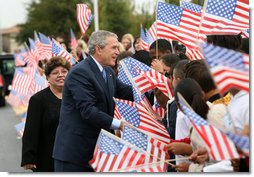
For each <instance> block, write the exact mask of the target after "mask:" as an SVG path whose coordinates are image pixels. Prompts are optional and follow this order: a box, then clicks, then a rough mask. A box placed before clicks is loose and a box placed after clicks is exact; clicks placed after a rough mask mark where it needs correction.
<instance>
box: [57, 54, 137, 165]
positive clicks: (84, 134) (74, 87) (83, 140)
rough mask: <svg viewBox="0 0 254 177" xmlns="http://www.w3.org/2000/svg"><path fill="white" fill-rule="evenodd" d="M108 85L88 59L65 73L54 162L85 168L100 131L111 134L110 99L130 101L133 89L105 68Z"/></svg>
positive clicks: (91, 60) (111, 102) (111, 105)
mask: <svg viewBox="0 0 254 177" xmlns="http://www.w3.org/2000/svg"><path fill="white" fill-rule="evenodd" d="M105 69H106V72H107V84H106V83H105V81H104V79H103V76H102V73H101V72H100V70H99V68H98V66H97V65H96V63H95V61H94V60H93V59H92V58H91V56H89V57H88V58H87V59H86V60H83V61H81V62H80V63H79V64H77V65H76V66H74V67H73V68H72V69H71V71H70V72H69V73H68V75H67V77H66V80H65V85H64V90H63V99H62V105H61V112H60V120H59V125H58V128H57V133H56V139H55V144H54V151H53V158H54V159H57V160H61V161H66V162H70V163H74V164H77V165H81V166H83V165H88V162H89V161H90V160H91V159H92V157H93V152H94V148H95V145H96V141H97V138H98V135H99V133H100V131H101V129H105V130H107V131H111V132H113V131H112V130H110V126H111V123H112V121H113V114H114V101H113V97H116V98H121V99H126V100H133V95H132V89H131V87H130V86H127V85H125V84H123V83H122V82H121V81H120V80H118V79H117V78H116V77H115V74H114V72H113V70H112V69H111V68H110V67H106V68H105Z"/></svg>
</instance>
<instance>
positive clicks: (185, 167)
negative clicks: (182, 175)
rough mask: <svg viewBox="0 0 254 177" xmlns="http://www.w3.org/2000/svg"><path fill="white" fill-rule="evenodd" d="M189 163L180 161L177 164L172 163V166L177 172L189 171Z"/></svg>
mask: <svg viewBox="0 0 254 177" xmlns="http://www.w3.org/2000/svg"><path fill="white" fill-rule="evenodd" d="M189 166H190V164H189V163H186V162H182V163H180V164H178V165H174V166H173V167H174V168H175V169H176V171H178V172H188V171H189Z"/></svg>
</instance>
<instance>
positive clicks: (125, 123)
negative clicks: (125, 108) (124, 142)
mask: <svg viewBox="0 0 254 177" xmlns="http://www.w3.org/2000/svg"><path fill="white" fill-rule="evenodd" d="M124 125H128V126H129V127H133V128H134V126H133V125H131V124H130V123H129V122H126V121H121V124H120V127H119V130H121V131H123V127H124Z"/></svg>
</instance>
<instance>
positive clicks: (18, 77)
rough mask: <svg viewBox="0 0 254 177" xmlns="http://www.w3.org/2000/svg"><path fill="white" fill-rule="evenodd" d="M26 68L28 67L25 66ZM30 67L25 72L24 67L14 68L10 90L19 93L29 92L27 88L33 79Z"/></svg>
mask: <svg viewBox="0 0 254 177" xmlns="http://www.w3.org/2000/svg"><path fill="white" fill-rule="evenodd" d="M26 69H29V68H28V67H26ZM32 70H33V68H30V71H28V72H27V73H26V72H25V68H15V73H14V77H13V80H12V90H15V91H17V92H18V93H21V94H29V88H30V86H31V83H32V81H33V79H34V78H33V77H34V71H32Z"/></svg>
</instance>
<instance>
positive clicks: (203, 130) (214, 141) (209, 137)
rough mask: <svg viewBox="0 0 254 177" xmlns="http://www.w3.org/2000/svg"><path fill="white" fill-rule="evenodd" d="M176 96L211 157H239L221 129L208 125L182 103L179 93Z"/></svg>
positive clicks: (222, 158)
mask: <svg viewBox="0 0 254 177" xmlns="http://www.w3.org/2000/svg"><path fill="white" fill-rule="evenodd" d="M178 97H179V104H180V106H181V109H182V111H183V113H184V114H185V115H186V116H187V117H188V118H189V119H190V120H191V123H192V124H193V126H194V128H195V129H196V130H197V133H198V134H199V135H200V137H201V139H202V140H203V141H204V143H205V144H206V147H207V148H208V150H209V153H210V156H211V158H212V159H213V160H217V161H221V160H227V159H234V158H239V154H238V153H237V150H236V147H235V145H234V143H233V142H232V141H231V140H230V139H229V138H227V136H226V135H225V134H224V133H223V132H222V131H220V130H219V129H217V128H216V127H214V126H213V125H210V124H209V123H208V122H207V121H206V120H205V119H204V118H202V117H200V116H199V115H198V114H196V113H195V112H194V111H193V110H191V109H190V108H188V107H187V106H186V105H185V104H184V102H186V101H185V100H184V98H183V97H182V96H181V95H180V94H179V96H178Z"/></svg>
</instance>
